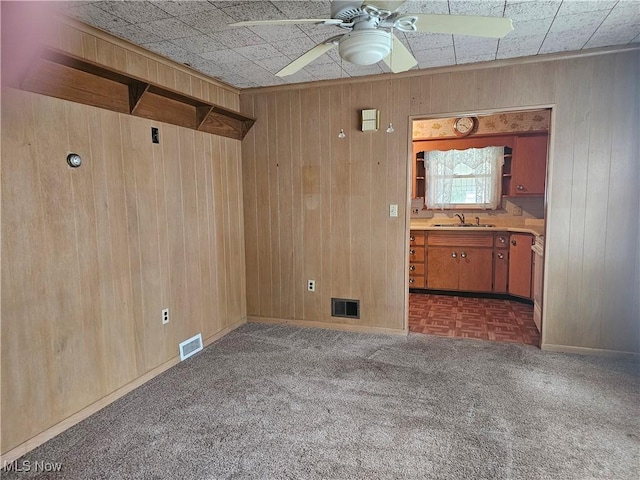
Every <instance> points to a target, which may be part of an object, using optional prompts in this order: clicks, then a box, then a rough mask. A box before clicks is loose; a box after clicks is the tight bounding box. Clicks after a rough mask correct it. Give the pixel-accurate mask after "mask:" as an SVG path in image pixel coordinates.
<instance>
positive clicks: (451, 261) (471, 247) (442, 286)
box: [426, 232, 493, 292]
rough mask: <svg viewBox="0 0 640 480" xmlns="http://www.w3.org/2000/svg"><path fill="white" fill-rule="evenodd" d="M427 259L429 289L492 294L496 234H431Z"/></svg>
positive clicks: (428, 239)
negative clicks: (494, 238)
mask: <svg viewBox="0 0 640 480" xmlns="http://www.w3.org/2000/svg"><path fill="white" fill-rule="evenodd" d="M426 255H427V261H426V266H427V272H426V280H427V288H429V289H433V290H462V291H467V292H490V291H491V287H492V280H493V278H492V277H493V233H475V232H474V233H471V232H470V233H445V232H442V233H440V232H435V233H434V232H430V233H429V235H428V236H427V253H426Z"/></svg>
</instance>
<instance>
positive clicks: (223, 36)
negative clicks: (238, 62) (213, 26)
mask: <svg viewBox="0 0 640 480" xmlns="http://www.w3.org/2000/svg"><path fill="white" fill-rule="evenodd" d="M211 38H213V39H214V40H215V41H217V42H220V43H221V44H222V45H225V46H226V47H229V48H238V47H246V46H248V45H259V44H261V43H264V40H263V39H262V38H260V37H259V36H258V35H256V34H255V33H253V32H252V31H251V30H249V29H248V28H247V27H237V28H234V29H232V30H225V31H224V32H219V33H212V34H211Z"/></svg>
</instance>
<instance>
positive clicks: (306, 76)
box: [273, 69, 317, 85]
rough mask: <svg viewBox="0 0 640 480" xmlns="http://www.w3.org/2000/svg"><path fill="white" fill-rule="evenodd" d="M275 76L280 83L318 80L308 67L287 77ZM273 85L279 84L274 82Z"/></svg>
mask: <svg viewBox="0 0 640 480" xmlns="http://www.w3.org/2000/svg"><path fill="white" fill-rule="evenodd" d="M274 78H276V79H277V80H278V81H279V82H280V83H302V82H313V81H314V80H317V79H316V78H315V77H314V76H313V75H311V73H309V72H307V71H306V69H302V70H300V71H298V72H296V73H294V74H293V75H289V76H288V77H286V78H285V79H281V78H278V77H274ZM273 85H277V84H276V83H274V84H273Z"/></svg>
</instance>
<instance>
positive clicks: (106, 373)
mask: <svg viewBox="0 0 640 480" xmlns="http://www.w3.org/2000/svg"><path fill="white" fill-rule="evenodd" d="M69 32H70V30H69V31H67V33H66V34H64V35H70V33H69ZM63 37H64V36H63ZM63 37H61V38H63ZM79 44H80V45H81V46H82V52H83V53H84V54H87V55H88V52H89V51H92V52H94V54H95V55H93V56H92V55H88V57H91V58H92V59H93V60H98V61H102V62H104V63H105V64H107V65H109V66H113V65H114V64H113V62H114V61H116V60H117V59H120V60H117V61H122V62H124V63H123V68H126V70H127V71H130V69H131V68H134V65H139V66H140V65H142V67H141V70H140V71H139V72H138V73H137V74H138V75H139V76H142V77H144V78H149V79H152V80H153V81H158V82H159V83H162V84H164V85H167V86H175V87H176V88H178V89H179V90H181V91H184V92H185V93H188V94H190V95H195V96H199V93H198V91H199V90H198V89H202V88H203V87H204V86H206V87H207V88H206V90H207V91H208V92H209V93H208V94H207V95H204V94H203V97H202V98H204V99H207V100H209V99H211V100H213V101H218V100H221V102H220V103H221V104H222V105H224V106H227V107H233V106H234V105H237V103H238V96H237V94H232V93H226V92H229V91H227V90H225V91H224V92H223V91H222V90H223V89H221V88H219V87H217V86H215V85H214V84H207V83H205V82H201V81H198V79H197V78H196V77H191V78H189V77H188V76H185V75H186V74H184V72H183V71H182V70H181V69H179V68H177V69H172V68H170V67H169V66H168V65H167V64H165V63H159V62H157V61H155V60H154V59H152V58H144V57H142V56H134V54H132V53H131V52H129V51H126V50H124V49H123V47H120V46H116V45H115V44H110V43H108V42H106V41H103V40H101V39H98V38H93V37H91V36H87V35H85V34H84V33H79V34H77V35H76V34H73V39H72V40H69V42H68V44H67V47H69V48H67V50H70V51H75V53H78V51H76V50H77V48H79V47H78V45H79ZM87 45H89V47H87ZM72 47H73V48H72ZM96 52H97V53H96ZM100 52H103V53H100ZM104 52H108V53H104ZM87 55H85V56H87ZM154 74H157V75H159V76H162V78H164V80H162V79H159V78H154V76H153V75H154ZM173 82H175V85H174V83H173ZM187 85H189V86H188V87H187ZM212 92H214V93H215V98H211V95H214V93H212ZM152 126H154V127H158V128H159V130H160V144H157V145H155V144H152V143H151V127H152ZM240 149H241V144H240V142H239V141H237V140H232V139H228V138H224V137H217V136H214V135H210V134H207V133H202V132H197V131H194V130H191V129H186V128H181V127H177V126H173V125H167V124H161V123H158V122H152V121H150V120H146V119H142V118H137V117H132V116H129V115H124V114H118V113H115V112H112V111H108V110H102V109H99V108H95V107H91V106H85V105H80V104H76V103H72V102H67V101H64V100H59V99H55V98H50V97H45V96H42V95H36V94H32V93H28V92H23V91H20V90H15V89H11V88H4V89H3V91H2V182H1V188H2V225H1V226H2V232H1V233H2V257H1V261H2V298H1V302H2V308H1V315H2V345H1V346H2V412H1V413H2V452H3V454H4V453H6V452H8V451H10V450H11V449H14V447H16V446H18V445H20V444H23V442H25V441H27V440H28V439H31V438H32V437H34V436H36V435H39V434H41V433H42V432H43V431H45V430H47V429H48V428H50V427H52V426H53V425H56V424H58V423H59V422H61V421H64V420H65V419H67V418H69V417H70V416H71V415H73V414H75V413H76V412H79V411H81V410H82V409H83V408H85V407H87V406H89V405H91V404H92V403H94V402H96V401H98V400H100V399H103V398H105V397H106V396H107V395H109V394H111V393H112V392H114V391H116V390H118V389H119V388H120V387H123V386H125V385H127V384H129V383H130V382H133V381H136V380H137V379H140V378H141V377H142V376H143V375H145V374H147V373H148V372H150V371H152V370H154V369H156V368H157V367H158V366H161V365H163V364H165V362H168V361H171V360H172V359H175V358H176V356H177V355H178V343H179V342H181V341H183V340H185V339H187V338H189V337H191V336H193V335H194V334H196V333H198V332H202V336H203V338H204V339H207V338H212V337H213V336H215V335H216V334H219V333H220V332H223V331H225V329H228V328H230V327H233V326H234V325H238V324H240V323H242V322H244V320H245V317H246V307H245V274H244V271H245V266H244V225H243V220H242V215H243V207H242V200H243V195H242V172H241V152H240ZM69 152H75V153H78V154H80V155H81V157H82V159H83V164H82V166H81V167H80V168H77V169H71V168H70V167H68V166H67V164H66V156H67V154H68V153H69ZM163 308H169V309H170V322H169V323H168V324H167V325H162V322H161V310H162V309H163Z"/></svg>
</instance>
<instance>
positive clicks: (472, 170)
mask: <svg viewBox="0 0 640 480" xmlns="http://www.w3.org/2000/svg"><path fill="white" fill-rule="evenodd" d="M503 163H504V147H485V148H469V149H467V150H447V151H440V150H433V151H430V152H425V167H426V169H427V172H426V177H425V180H426V194H425V198H426V203H427V207H428V208H433V209H447V208H456V207H460V206H462V207H465V206H467V207H468V208H483V209H491V210H495V209H496V208H498V206H499V205H500V200H501V198H500V196H501V195H500V194H501V181H502V165H503Z"/></svg>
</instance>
